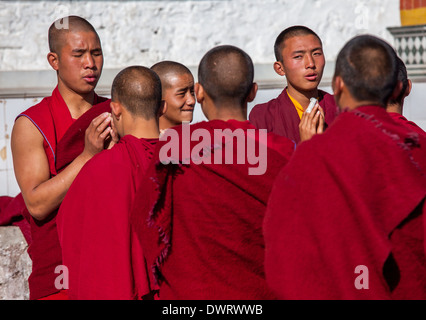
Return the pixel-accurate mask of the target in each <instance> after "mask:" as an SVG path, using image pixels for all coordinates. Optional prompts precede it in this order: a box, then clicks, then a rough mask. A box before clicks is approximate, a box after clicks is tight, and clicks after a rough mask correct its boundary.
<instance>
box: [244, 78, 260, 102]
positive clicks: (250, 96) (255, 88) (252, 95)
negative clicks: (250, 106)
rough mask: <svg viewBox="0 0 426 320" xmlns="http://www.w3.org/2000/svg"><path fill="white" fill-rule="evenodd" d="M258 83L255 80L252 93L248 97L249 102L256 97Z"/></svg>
mask: <svg viewBox="0 0 426 320" xmlns="http://www.w3.org/2000/svg"><path fill="white" fill-rule="evenodd" d="M258 88H259V87H258V85H257V83H256V82H253V85H252V86H251V89H250V93H249V95H248V97H247V102H252V101H253V100H254V99H255V98H256V94H257V89H258Z"/></svg>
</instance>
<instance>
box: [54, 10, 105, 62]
mask: <svg viewBox="0 0 426 320" xmlns="http://www.w3.org/2000/svg"><path fill="white" fill-rule="evenodd" d="M69 32H93V33H94V34H96V36H97V38H98V39H99V35H98V33H97V32H96V30H95V28H94V27H93V26H92V25H91V24H90V23H89V22H88V21H87V20H85V19H83V18H81V17H78V16H68V17H64V18H60V19H58V20H56V21H55V22H53V23H52V25H51V26H50V28H49V34H48V39H49V50H50V52H54V53H56V54H60V52H61V49H62V47H63V46H64V44H65V39H66V37H65V35H66V34H68V33H69ZM99 42H100V40H99Z"/></svg>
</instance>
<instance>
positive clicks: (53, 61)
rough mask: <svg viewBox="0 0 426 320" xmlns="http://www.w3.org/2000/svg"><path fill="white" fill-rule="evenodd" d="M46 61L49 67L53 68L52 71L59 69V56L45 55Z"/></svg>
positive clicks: (51, 53)
mask: <svg viewBox="0 0 426 320" xmlns="http://www.w3.org/2000/svg"><path fill="white" fill-rule="evenodd" d="M47 61H48V62H49V64H50V66H51V67H52V68H53V70H55V71H58V69H59V56H58V54H57V53H54V52H49V53H48V54H47Z"/></svg>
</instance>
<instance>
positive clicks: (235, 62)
mask: <svg viewBox="0 0 426 320" xmlns="http://www.w3.org/2000/svg"><path fill="white" fill-rule="evenodd" d="M253 79H254V67H253V62H252V60H251V58H250V57H249V55H248V54H247V53H245V52H244V51H243V50H241V49H239V48H237V47H234V46H230V45H224V46H218V47H215V48H213V49H211V50H210V51H209V52H207V53H206V54H205V55H204V57H203V58H202V60H201V62H200V65H199V68H198V82H199V83H200V84H201V85H202V86H203V88H204V90H205V91H206V93H207V94H208V95H209V96H210V98H211V99H212V100H213V101H214V102H215V103H222V102H232V103H234V104H242V103H244V102H245V101H246V99H247V97H248V95H249V94H250V90H251V88H252V86H253Z"/></svg>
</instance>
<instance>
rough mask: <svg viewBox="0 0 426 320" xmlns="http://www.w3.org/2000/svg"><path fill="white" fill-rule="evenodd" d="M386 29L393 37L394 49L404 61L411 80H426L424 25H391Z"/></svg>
mask: <svg viewBox="0 0 426 320" xmlns="http://www.w3.org/2000/svg"><path fill="white" fill-rule="evenodd" d="M388 31H389V32H390V33H391V34H392V35H393V36H394V38H395V50H396V51H397V53H398V55H399V56H400V58H401V59H402V60H403V61H404V62H405V64H406V66H407V71H408V74H409V76H410V78H412V79H413V80H420V81H425V80H426V25H418V26H407V27H392V28H388Z"/></svg>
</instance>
